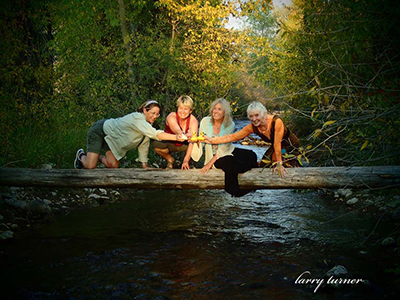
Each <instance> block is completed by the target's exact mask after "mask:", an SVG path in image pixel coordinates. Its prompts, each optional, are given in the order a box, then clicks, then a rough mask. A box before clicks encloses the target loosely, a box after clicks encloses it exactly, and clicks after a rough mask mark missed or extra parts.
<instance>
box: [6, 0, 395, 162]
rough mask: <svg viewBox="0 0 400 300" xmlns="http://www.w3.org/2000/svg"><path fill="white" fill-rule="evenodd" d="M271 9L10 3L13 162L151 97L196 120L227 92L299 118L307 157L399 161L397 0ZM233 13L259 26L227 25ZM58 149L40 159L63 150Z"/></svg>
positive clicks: (241, 104)
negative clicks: (190, 110) (44, 138)
mask: <svg viewBox="0 0 400 300" xmlns="http://www.w3.org/2000/svg"><path fill="white" fill-rule="evenodd" d="M3 2H4V1H3ZM272 8H273V7H272V1H270V0H257V1H247V0H232V1H222V0H209V1H195V0H178V1H174V0H158V1H146V0H134V1H127V0H119V1H104V0H96V1H94V0H82V1H72V0H14V1H7V2H5V3H3V5H2V10H1V19H0V26H1V32H2V43H1V45H0V47H1V48H0V55H1V60H0V61H1V62H0V64H1V71H2V72H1V77H0V78H1V79H0V80H1V90H0V95H1V101H2V102H1V110H0V124H1V128H2V133H3V134H2V137H1V138H0V143H1V146H2V161H3V162H7V161H10V160H16V159H18V157H21V156H24V154H23V150H22V149H24V148H26V144H32V140H29V138H27V137H31V138H32V139H33V137H36V138H37V137H38V135H37V134H40V133H43V132H45V131H46V132H53V133H57V134H54V137H53V141H54V139H62V138H65V136H66V135H68V134H71V133H70V132H75V130H78V129H79V128H81V129H82V130H83V129H84V130H86V129H87V128H88V126H89V125H90V124H91V123H92V122H93V121H95V120H97V119H99V118H107V117H116V116H121V115H123V114H125V113H129V112H131V111H134V110H135V109H136V108H137V107H138V106H139V105H140V103H142V102H144V101H145V100H147V99H156V100H158V101H159V102H160V103H161V104H162V105H163V116H164V117H165V115H166V113H168V112H169V111H171V110H174V109H175V100H176V99H177V97H178V96H180V95H182V94H187V95H190V96H191V97H192V98H193V99H194V102H195V111H194V113H195V114H196V115H198V116H199V117H203V116H204V115H206V114H207V112H208V106H209V104H210V103H211V102H212V101H213V100H215V99H216V98H219V97H225V98H226V99H228V100H230V101H231V104H232V107H233V109H234V111H237V110H238V109H239V111H238V112H240V110H243V109H244V108H245V106H246V102H248V101H252V100H258V101H262V102H263V103H265V104H266V105H267V108H268V109H271V110H273V109H278V110H281V111H286V112H290V113H291V118H290V120H289V123H290V125H291V126H292V127H293V128H294V129H295V131H297V132H299V134H300V136H302V137H303V139H304V146H305V147H304V149H306V146H307V145H308V144H310V145H309V147H308V150H307V151H308V152H309V153H310V154H322V156H321V157H324V160H323V163H324V164H331V163H334V164H365V163H370V164H393V163H398V162H399V159H398V158H397V157H398V156H399V155H398V154H399V153H398V150H397V149H398V146H399V140H400V139H399V130H398V128H399V125H400V124H399V122H400V121H399V119H398V112H399V107H400V103H399V78H398V73H399V56H398V53H400V51H399V39H398V38H397V36H400V35H399V32H398V31H399V30H400V29H399V28H400V26H399V24H398V23H399V20H398V18H397V16H398V14H399V12H400V4H398V3H397V1H392V0H370V1H369V0H359V1H352V0H339V1H326V0H313V1H306V0H293V4H292V5H290V6H288V7H283V8H281V9H279V10H273V9H272ZM232 15H233V16H236V17H240V18H242V19H246V20H247V21H248V22H247V24H248V27H247V28H246V29H244V30H232V29H227V28H226V27H225V26H224V24H225V23H226V22H227V21H228V18H229V16H232ZM39 136H40V135H39ZM83 138H84V137H83ZM71 139H72V137H71ZM16 141H18V142H16ZM80 141H82V139H80ZM76 143H78V142H77V141H76V140H74V141H73V142H72V144H76ZM50 144H51V143H48V144H47V145H46V146H43V145H41V146H37V147H38V148H37V149H36V150H34V151H32V152H35V151H38V149H39V148H40V149H41V148H43V147H45V148H46V149H47V150H46V151H48V152H51V151H55V149H54V147H53V146H51V145H50ZM59 147H60V148H65V147H66V145H65V144H60V145H59ZM67 147H68V146H67ZM18 149H19V150H18ZM322 150H324V151H322ZM304 151H305V150H304ZM35 153H36V152H35ZM48 157H50V156H48ZM57 159H62V158H57Z"/></svg>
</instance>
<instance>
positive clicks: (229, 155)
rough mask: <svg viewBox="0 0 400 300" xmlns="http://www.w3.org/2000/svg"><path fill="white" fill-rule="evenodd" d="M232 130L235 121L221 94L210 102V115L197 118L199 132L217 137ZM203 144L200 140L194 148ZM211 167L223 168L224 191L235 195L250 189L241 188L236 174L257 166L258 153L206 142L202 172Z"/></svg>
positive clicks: (237, 195) (204, 172)
mask: <svg viewBox="0 0 400 300" xmlns="http://www.w3.org/2000/svg"><path fill="white" fill-rule="evenodd" d="M234 130H235V123H233V121H232V112H231V106H230V103H229V102H228V101H227V100H225V99H223V98H219V99H217V100H215V101H214V102H213V103H211V106H210V116H209V117H205V118H203V119H202V120H201V122H200V132H202V131H203V132H204V133H205V134H206V136H208V137H213V138H216V137H219V136H225V135H227V134H232V133H233V132H234ZM203 145H204V143H201V144H200V147H198V146H195V147H196V148H195V149H196V152H197V151H200V153H202V149H203ZM196 155H197V157H196V158H197V159H196V160H198V159H199V156H200V155H199V153H196ZM192 157H193V156H192ZM193 159H195V158H194V157H193ZM213 167H215V168H218V169H222V170H223V171H224V172H225V191H226V192H228V193H229V194H231V195H232V196H234V197H240V196H243V195H245V194H247V193H248V192H250V191H251V190H244V189H240V187H239V182H238V174H239V173H244V172H246V171H248V170H250V169H251V168H255V167H257V155H256V154H255V153H254V152H253V151H250V150H245V149H239V148H235V147H234V146H233V145H232V144H231V143H223V144H220V145H211V144H205V159H204V167H203V168H202V169H201V172H202V173H203V174H207V172H208V171H209V170H210V169H211V168H213Z"/></svg>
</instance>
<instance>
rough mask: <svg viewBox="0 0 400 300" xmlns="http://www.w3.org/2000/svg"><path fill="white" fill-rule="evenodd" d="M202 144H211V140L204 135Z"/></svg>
mask: <svg viewBox="0 0 400 300" xmlns="http://www.w3.org/2000/svg"><path fill="white" fill-rule="evenodd" d="M204 143H206V144H212V138H210V137H209V136H207V135H205V136H204Z"/></svg>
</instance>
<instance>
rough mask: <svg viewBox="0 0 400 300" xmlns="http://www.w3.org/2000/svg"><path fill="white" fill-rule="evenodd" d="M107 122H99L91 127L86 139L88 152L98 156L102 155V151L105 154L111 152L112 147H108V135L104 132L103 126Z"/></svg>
mask: <svg viewBox="0 0 400 300" xmlns="http://www.w3.org/2000/svg"><path fill="white" fill-rule="evenodd" d="M105 121H106V120H105V119H104V120H99V121H97V122H96V123H94V124H93V125H92V127H90V129H89V132H88V134H87V137H86V151H87V152H93V153H97V154H101V151H102V150H104V152H107V151H110V147H108V144H107V142H106V141H105V139H104V137H105V136H106V134H105V133H104V130H103V125H104V122H105Z"/></svg>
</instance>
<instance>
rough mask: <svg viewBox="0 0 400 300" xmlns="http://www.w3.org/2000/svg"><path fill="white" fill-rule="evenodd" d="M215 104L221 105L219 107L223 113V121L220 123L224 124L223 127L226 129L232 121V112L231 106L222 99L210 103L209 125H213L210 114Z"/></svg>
mask: <svg viewBox="0 0 400 300" xmlns="http://www.w3.org/2000/svg"><path fill="white" fill-rule="evenodd" d="M217 104H221V106H222V110H223V111H224V120H223V121H222V123H223V124H224V126H225V127H227V126H229V125H230V124H231V123H232V122H233V121H232V110H231V104H230V103H229V102H228V101H227V100H225V99H224V98H218V99H217V100H214V101H213V102H212V103H211V105H210V116H211V123H212V124H214V118H213V115H212V112H213V110H214V107H215V106H216V105H217Z"/></svg>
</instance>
